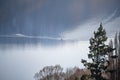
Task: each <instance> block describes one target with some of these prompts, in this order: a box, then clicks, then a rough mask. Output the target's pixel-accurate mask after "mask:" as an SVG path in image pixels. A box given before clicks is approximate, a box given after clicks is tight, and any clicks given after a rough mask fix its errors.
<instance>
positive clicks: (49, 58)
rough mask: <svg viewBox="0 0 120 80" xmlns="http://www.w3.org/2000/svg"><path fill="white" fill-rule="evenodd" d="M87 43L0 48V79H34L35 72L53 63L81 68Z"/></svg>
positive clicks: (86, 50) (85, 54)
mask: <svg viewBox="0 0 120 80" xmlns="http://www.w3.org/2000/svg"><path fill="white" fill-rule="evenodd" d="M88 45H89V42H88V41H79V42H74V43H65V44H64V45H62V44H61V45H58V46H51V47H45V46H41V45H37V46H29V45H28V46H25V47H24V48H23V47H20V46H11V47H10V46H9V47H8V48H5V49H4V48H0V71H1V72H0V80H34V78H33V76H34V74H35V73H36V72H38V71H39V70H40V69H42V68H43V67H44V66H49V65H55V64H60V65H61V66H62V67H63V68H64V69H66V68H67V67H68V68H69V67H74V66H77V67H80V68H83V65H82V64H81V59H82V58H84V59H87V53H88V51H89V50H88Z"/></svg>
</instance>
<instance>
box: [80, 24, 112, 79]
mask: <svg viewBox="0 0 120 80" xmlns="http://www.w3.org/2000/svg"><path fill="white" fill-rule="evenodd" d="M106 40H107V36H106V31H105V29H103V26H102V24H100V27H99V28H98V30H97V31H96V32H94V37H92V38H90V40H89V41H90V46H89V49H90V51H89V54H88V58H89V59H91V60H92V61H91V62H87V61H86V60H84V59H82V60H81V62H82V63H83V64H84V66H85V67H87V68H88V69H89V70H90V72H91V77H92V78H94V79H96V80H105V79H104V78H103V77H102V73H103V72H105V71H107V68H108V65H109V60H108V56H109V55H108V54H109V53H110V52H112V51H113V50H114V49H113V48H112V47H109V46H108V45H106V44H105V41H106Z"/></svg>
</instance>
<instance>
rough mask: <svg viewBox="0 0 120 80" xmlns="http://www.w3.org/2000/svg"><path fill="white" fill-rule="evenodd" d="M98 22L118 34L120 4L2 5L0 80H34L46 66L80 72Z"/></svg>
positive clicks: (80, 0) (42, 1)
mask: <svg viewBox="0 0 120 80" xmlns="http://www.w3.org/2000/svg"><path fill="white" fill-rule="evenodd" d="M100 23H102V25H103V27H104V28H105V30H106V32H107V36H108V38H109V39H110V38H113V37H114V35H115V33H116V32H120V0H0V66H1V67H0V80H34V78H33V76H34V74H35V73H36V72H38V71H39V70H40V69H42V68H43V67H44V66H50V65H55V64H60V65H61V66H62V67H64V68H69V67H74V66H78V67H80V68H84V67H83V65H82V64H81V63H80V61H81V59H83V58H84V59H87V54H88V52H89V49H88V46H89V39H90V38H91V37H92V36H93V32H94V31H96V30H97V28H98V27H99V25H100Z"/></svg>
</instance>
